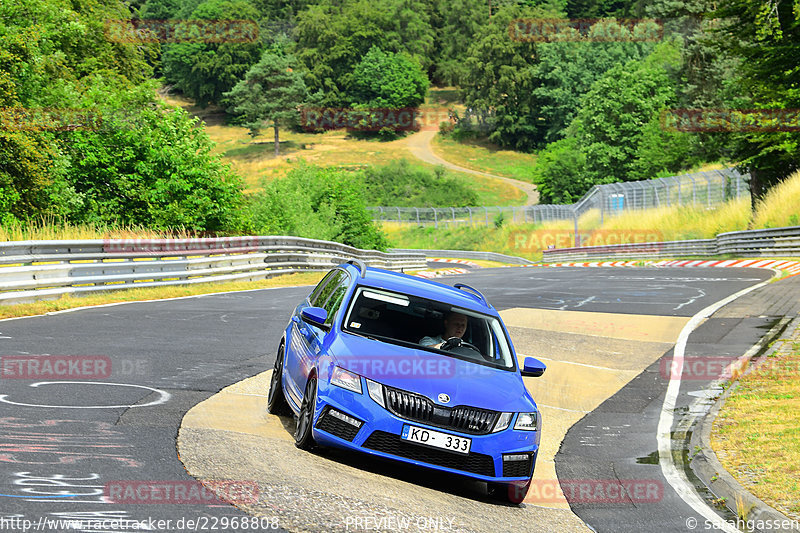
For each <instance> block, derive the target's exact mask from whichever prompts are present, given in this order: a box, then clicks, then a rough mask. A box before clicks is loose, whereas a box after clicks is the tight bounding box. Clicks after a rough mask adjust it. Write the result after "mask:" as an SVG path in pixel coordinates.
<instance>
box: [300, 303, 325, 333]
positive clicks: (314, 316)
mask: <svg viewBox="0 0 800 533" xmlns="http://www.w3.org/2000/svg"><path fill="white" fill-rule="evenodd" d="M300 316H302V317H303V320H305V321H306V322H308V323H309V324H311V325H312V326H317V327H318V328H320V329H324V330H327V329H330V328H328V326H326V325H325V321H326V320H327V319H328V312H327V311H326V310H325V309H323V308H321V307H306V308H305V309H303V310H302V311H301V312H300Z"/></svg>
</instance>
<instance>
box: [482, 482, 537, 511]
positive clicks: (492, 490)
mask: <svg viewBox="0 0 800 533" xmlns="http://www.w3.org/2000/svg"><path fill="white" fill-rule="evenodd" d="M488 488H489V495H491V496H493V497H495V498H497V499H498V500H500V501H503V502H506V503H510V504H513V505H519V504H521V503H522V502H523V500H525V496H527V495H528V490H529V489H530V488H531V480H530V479H529V480H527V481H515V482H512V483H489V484H488Z"/></svg>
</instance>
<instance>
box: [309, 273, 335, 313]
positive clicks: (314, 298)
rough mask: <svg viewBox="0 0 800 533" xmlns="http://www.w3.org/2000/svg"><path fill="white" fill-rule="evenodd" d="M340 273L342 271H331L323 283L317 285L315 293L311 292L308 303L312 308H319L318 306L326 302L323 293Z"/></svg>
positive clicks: (323, 279)
mask: <svg viewBox="0 0 800 533" xmlns="http://www.w3.org/2000/svg"><path fill="white" fill-rule="evenodd" d="M338 272H341V271H340V270H331V271H330V272H328V274H327V275H326V276H325V277H324V278H322V281H320V282H319V283H317V286H316V287H314V290H313V291H311V296H309V297H308V301H309V303H310V304H311V307H319V305H318V304H321V303H323V302H325V298H323V297H322V291H324V290H325V287H326V286H327V285H328V282H330V281H331V280H332V279H333V278H334V276H336V274H337V273H338Z"/></svg>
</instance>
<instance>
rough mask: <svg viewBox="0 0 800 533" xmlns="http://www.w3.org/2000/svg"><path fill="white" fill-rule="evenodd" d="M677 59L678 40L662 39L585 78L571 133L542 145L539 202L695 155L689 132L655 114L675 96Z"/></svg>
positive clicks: (686, 162)
mask: <svg viewBox="0 0 800 533" xmlns="http://www.w3.org/2000/svg"><path fill="white" fill-rule="evenodd" d="M680 60H681V58H680V48H679V45H678V43H677V42H672V41H670V42H664V43H661V44H659V45H658V46H657V47H656V48H655V49H654V51H653V52H652V53H651V54H650V55H649V56H647V57H646V58H645V59H643V60H640V61H630V62H628V63H626V64H625V65H619V66H616V67H614V68H612V69H610V70H609V71H608V72H607V73H606V74H605V75H603V76H602V77H601V78H600V79H598V80H597V81H596V82H595V83H594V84H593V85H592V87H591V89H590V90H589V91H588V92H587V93H586V95H585V97H584V98H583V100H582V101H581V108H580V110H579V111H578V114H577V116H576V118H575V120H574V121H573V123H572V125H571V126H570V128H569V132H570V136H569V137H567V138H565V139H563V140H560V141H557V142H555V143H552V144H550V145H548V147H547V149H545V150H544V151H543V152H542V153H541V154H540V157H539V160H538V161H537V165H536V167H535V168H534V174H533V179H534V182H535V183H537V185H538V188H539V193H540V195H541V196H540V199H541V201H542V202H544V203H547V202H552V203H571V202H573V201H575V200H576V199H577V198H579V197H580V196H581V195H583V194H584V193H585V192H586V191H587V190H588V189H589V188H590V187H591V186H592V185H595V184H600V183H611V182H615V181H629V180H637V179H650V178H653V177H655V176H656V175H658V174H659V173H662V172H664V171H669V172H673V171H678V170H680V169H682V168H687V167H689V166H691V165H692V164H694V163H696V162H697V161H698V158H697V156H696V155H695V150H694V149H695V137H694V136H693V135H691V134H686V133H680V132H667V131H664V130H663V129H662V127H661V124H660V122H659V118H660V112H661V111H662V110H663V109H665V108H667V107H670V106H673V105H674V104H675V100H676V89H675V85H676V82H675V70H676V69H677V67H678V65H679V64H680ZM663 143H669V144H663Z"/></svg>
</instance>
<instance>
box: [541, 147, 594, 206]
mask: <svg viewBox="0 0 800 533" xmlns="http://www.w3.org/2000/svg"><path fill="white" fill-rule="evenodd" d="M585 166H586V154H584V153H583V151H582V149H581V146H580V145H579V141H578V139H577V138H575V137H566V138H564V139H561V140H558V141H555V142H552V143H550V144H548V145H547V148H545V149H544V150H542V151H541V152H540V153H539V157H538V159H537V160H536V166H534V167H533V174H532V179H533V182H534V183H535V184H536V189H537V190H538V191H539V202H540V203H543V204H570V203H573V202H574V201H575V200H577V199H578V198H580V197H581V196H582V195H583V194H584V193H585V192H586V191H587V190H589V188H590V187H591V186H592V183H591V182H590V181H589V179H588V177H587V176H586V173H585V172H584V168H585Z"/></svg>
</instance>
